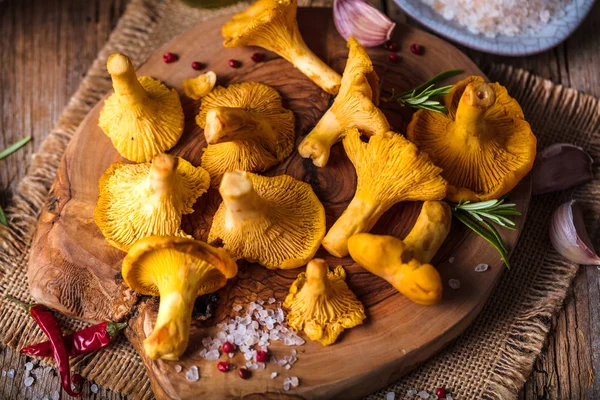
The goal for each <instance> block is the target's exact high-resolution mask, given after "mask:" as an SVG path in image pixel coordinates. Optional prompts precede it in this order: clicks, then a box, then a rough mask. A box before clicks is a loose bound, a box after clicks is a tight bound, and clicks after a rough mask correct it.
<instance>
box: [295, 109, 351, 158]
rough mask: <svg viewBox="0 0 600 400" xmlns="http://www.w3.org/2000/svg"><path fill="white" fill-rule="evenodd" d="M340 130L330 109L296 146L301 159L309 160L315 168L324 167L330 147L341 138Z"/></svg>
mask: <svg viewBox="0 0 600 400" xmlns="http://www.w3.org/2000/svg"><path fill="white" fill-rule="evenodd" d="M342 134H343V132H342V128H341V125H340V123H339V121H338V119H337V117H336V116H335V113H333V112H331V109H329V110H327V112H326V113H325V114H323V117H321V119H320V120H319V122H318V123H317V125H316V126H315V127H314V129H313V130H312V131H311V132H310V134H308V135H307V136H306V137H305V138H304V140H302V142H301V143H300V145H299V146H298V153H300V155H301V156H302V157H303V158H311V159H312V160H313V164H314V165H315V166H317V167H321V168H322V167H324V166H325V165H326V164H327V161H329V153H330V151H331V146H333V145H334V144H335V143H336V142H337V141H339V140H340V139H341V138H342Z"/></svg>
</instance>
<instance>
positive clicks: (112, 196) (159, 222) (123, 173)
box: [94, 154, 210, 251]
mask: <svg viewBox="0 0 600 400" xmlns="http://www.w3.org/2000/svg"><path fill="white" fill-rule="evenodd" d="M209 179H210V178H209V176H208V173H207V172H206V171H205V170H204V169H202V168H200V167H194V166H193V165H191V164H190V163H189V162H187V161H186V160H184V159H183V158H181V157H174V156H171V155H168V154H158V155H156V156H154V158H153V160H152V163H144V164H124V163H121V162H117V163H114V164H112V165H111V166H110V167H108V169H107V170H106V172H104V174H103V175H102V177H101V178H100V183H99V185H98V186H99V188H98V189H99V195H98V203H97V204H96V208H95V210H94V219H95V221H96V224H97V225H98V228H100V231H101V232H102V234H103V235H104V237H105V238H106V240H107V241H108V242H109V243H110V244H111V245H112V246H114V247H116V248H118V249H121V250H124V251H127V250H128V249H129V247H131V246H132V245H133V244H134V243H135V242H136V241H138V240H139V239H141V238H143V237H146V236H152V235H160V236H182V237H185V236H188V235H186V234H185V232H183V231H182V230H181V227H180V225H181V216H182V215H183V214H190V213H192V212H193V211H194V210H193V208H192V206H193V205H194V203H195V202H196V199H197V198H198V197H200V196H201V195H202V194H203V193H204V192H206V190H207V189H208V187H209Z"/></svg>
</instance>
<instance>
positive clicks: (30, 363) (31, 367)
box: [25, 362, 33, 371]
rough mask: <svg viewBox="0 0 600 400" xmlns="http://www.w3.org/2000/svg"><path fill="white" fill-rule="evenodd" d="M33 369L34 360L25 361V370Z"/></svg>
mask: <svg viewBox="0 0 600 400" xmlns="http://www.w3.org/2000/svg"><path fill="white" fill-rule="evenodd" d="M32 369H33V363H32V362H26V363H25V370H27V371H31V370H32Z"/></svg>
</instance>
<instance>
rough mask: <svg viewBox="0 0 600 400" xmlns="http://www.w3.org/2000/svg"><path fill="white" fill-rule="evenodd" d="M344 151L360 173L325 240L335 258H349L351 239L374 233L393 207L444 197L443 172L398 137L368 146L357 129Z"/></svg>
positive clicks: (348, 136) (382, 138)
mask: <svg viewBox="0 0 600 400" xmlns="http://www.w3.org/2000/svg"><path fill="white" fill-rule="evenodd" d="M344 149H345V150H346V154H348V157H349V158H350V161H352V164H354V168H355V169H356V176H357V186H356V193H355V195H354V198H353V199H352V201H351V202H350V204H348V208H346V210H345V211H344V213H343V214H342V215H341V216H340V218H339V219H338V220H337V221H336V222H335V223H334V224H333V226H332V227H331V229H329V232H328V233H327V235H326V236H325V239H323V247H325V249H326V250H327V251H328V252H329V253H330V254H332V255H334V256H336V257H344V256H346V255H347V254H348V238H350V236H352V235H354V234H356V233H359V232H368V231H370V230H371V228H373V226H374V225H375V223H376V222H377V220H378V219H379V217H381V215H382V214H383V213H384V212H386V211H387V210H388V209H389V208H390V207H391V206H393V205H394V204H396V203H399V202H401V201H414V200H441V199H443V198H444V197H445V196H446V181H445V180H444V179H443V178H442V177H441V176H440V172H441V169H440V168H438V167H436V166H435V165H434V164H433V163H432V162H431V161H430V160H429V157H428V156H427V155H426V154H425V153H422V152H419V150H417V146H415V145H414V144H412V143H411V142H409V141H408V140H406V139H405V138H404V137H402V136H401V135H399V134H396V133H393V132H388V133H387V134H385V135H375V136H371V138H370V139H369V142H368V143H364V142H363V141H361V139H360V133H359V132H358V129H356V128H351V129H348V131H347V134H346V137H345V138H344Z"/></svg>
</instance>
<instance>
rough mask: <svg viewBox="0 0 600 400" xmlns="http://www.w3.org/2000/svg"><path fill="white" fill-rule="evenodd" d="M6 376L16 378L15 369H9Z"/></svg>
mask: <svg viewBox="0 0 600 400" xmlns="http://www.w3.org/2000/svg"><path fill="white" fill-rule="evenodd" d="M6 376H8V377H9V378H10V379H13V378H14V377H15V370H14V369H12V368H11V369H9V370H8V372H7V373H6Z"/></svg>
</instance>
